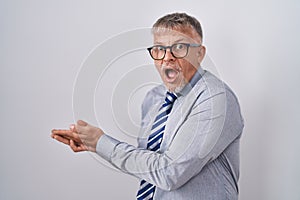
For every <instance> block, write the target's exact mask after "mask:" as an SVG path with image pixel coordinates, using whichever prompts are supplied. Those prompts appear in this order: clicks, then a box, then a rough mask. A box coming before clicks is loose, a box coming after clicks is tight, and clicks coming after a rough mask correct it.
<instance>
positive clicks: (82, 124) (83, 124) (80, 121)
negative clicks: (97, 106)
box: [77, 120, 88, 126]
mask: <svg viewBox="0 0 300 200" xmlns="http://www.w3.org/2000/svg"><path fill="white" fill-rule="evenodd" d="M77 124H78V125H79V126H87V125H88V123H87V122H85V121H83V120H78V121H77Z"/></svg>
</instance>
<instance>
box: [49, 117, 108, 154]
mask: <svg viewBox="0 0 300 200" xmlns="http://www.w3.org/2000/svg"><path fill="white" fill-rule="evenodd" d="M103 134H104V133H103V131H102V130H101V129H100V128H97V127H94V126H91V125H89V124H88V123H86V122H84V121H82V120H79V121H77V124H76V125H71V126H70V130H55V129H54V130H52V135H51V136H52V138H54V139H56V140H57V141H59V142H62V143H64V144H67V145H69V146H70V147H71V149H72V150H73V151H74V152H80V151H92V152H96V145H97V142H98V140H99V138H100V137H101V136H102V135H103Z"/></svg>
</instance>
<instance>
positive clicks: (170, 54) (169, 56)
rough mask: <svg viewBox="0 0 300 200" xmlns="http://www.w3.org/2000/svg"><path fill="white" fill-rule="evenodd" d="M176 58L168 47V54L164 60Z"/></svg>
mask: <svg viewBox="0 0 300 200" xmlns="http://www.w3.org/2000/svg"><path fill="white" fill-rule="evenodd" d="M174 60H175V58H174V56H173V55H172V53H171V51H170V49H166V54H165V57H164V61H174Z"/></svg>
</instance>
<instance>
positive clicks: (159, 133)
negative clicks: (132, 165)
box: [137, 92, 177, 200]
mask: <svg viewBox="0 0 300 200" xmlns="http://www.w3.org/2000/svg"><path fill="white" fill-rule="evenodd" d="M176 99H177V96H176V95H175V94H174V93H170V92H167V95H166V98H165V101H164V103H163V105H162V106H161V107H160V109H159V111H158V114H157V116H156V118H155V120H154V123H153V125H152V128H151V134H150V135H149V137H148V143H147V149H149V150H150V151H155V152H158V151H159V150H160V145H161V141H162V139H163V135H164V130H165V126H166V122H167V119H168V116H169V114H170V112H171V110H172V107H173V103H174V101H175V100H176ZM154 192H155V186H154V185H152V184H151V183H148V182H146V181H145V180H142V181H141V184H140V189H139V191H138V193H137V199H138V200H145V199H147V200H148V199H149V200H152V199H153V195H154Z"/></svg>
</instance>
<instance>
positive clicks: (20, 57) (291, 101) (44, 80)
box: [0, 0, 300, 200]
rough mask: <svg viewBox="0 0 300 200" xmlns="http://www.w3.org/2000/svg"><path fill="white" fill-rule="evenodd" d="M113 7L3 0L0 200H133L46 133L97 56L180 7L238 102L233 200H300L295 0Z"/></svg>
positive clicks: (95, 164)
mask: <svg viewBox="0 0 300 200" xmlns="http://www.w3.org/2000/svg"><path fill="white" fill-rule="evenodd" d="M120 2H121V3H120ZM120 2H118V1H114V0H111V1H105V3H104V1H96V0H94V1H90V0H87V1H80V0H72V1H71V0H69V1H57V0H53V1H38V0H36V1H34V0H27V1H17V0H1V1H0V84H1V85H0V86H1V87H0V92H1V98H0V123H1V140H0V161H1V165H0V199H1V200H2V199H3V200H6V199H8V200H14V199H26V200H27V199H28V200H35V199H36V200H39V199H45V200H48V199H49V200H50V199H72V200H79V199H120V198H122V199H134V196H135V193H136V190H137V187H138V181H137V180H136V179H135V178H133V177H130V176H129V175H124V174H122V173H119V172H117V171H115V170H112V169H111V168H109V167H106V166H105V165H103V164H101V163H103V162H102V161H100V163H99V160H98V159H94V157H93V156H92V155H91V154H89V153H79V154H75V153H73V152H72V151H71V150H70V149H68V148H67V147H66V146H63V145H61V144H59V143H57V142H56V141H54V140H52V139H51V138H50V131H51V129H53V128H67V127H68V125H69V124H70V123H73V122H74V118H73V110H72V91H73V85H74V82H75V79H76V75H77V73H78V71H79V70H80V66H81V63H82V62H83V60H84V59H85V58H86V57H87V56H88V54H89V52H90V51H91V50H92V49H93V48H95V47H96V46H97V45H98V44H99V43H101V42H103V41H105V40H107V39H108V38H110V37H112V36H113V35H116V34H119V33H121V32H124V31H128V30H132V29H135V28H140V27H150V26H151V25H152V24H153V23H154V22H155V20H156V19H157V18H159V17H161V16H162V15H164V14H166V13H169V12H173V11H184V12H187V13H189V14H191V15H193V16H195V17H196V18H198V19H199V20H200V21H201V23H202V26H203V29H204V45H205V46H206V47H207V52H208V55H209V56H210V58H211V59H212V60H213V61H214V63H215V65H216V67H217V70H218V73H219V76H221V77H222V79H223V80H224V81H225V82H226V83H228V84H229V85H230V86H231V88H232V89H233V90H234V91H235V93H236V94H237V96H238V98H239V100H240V104H241V107H242V112H243V116H244V118H245V129H244V133H243V137H242V142H241V177H240V181H239V185H240V199H241V200H252V199H264V200H275V199H278V200H279V199H280V200H281V199H289V200H296V199H297V200H299V199H300V192H299V185H300V172H299V169H300V161H299V159H300V157H299V152H300V151H299V150H300V136H299V130H298V127H299V122H300V121H299V119H300V117H299V106H298V102H300V90H299V84H300V77H299V75H300V70H299V64H300V59H299V52H300V48H299V45H300V42H299V35H300V21H299V18H300V14H299V13H300V12H299V11H300V9H299V8H300V3H299V1H297V0H285V1H283V0H281V1H279V0H273V1H260V0H251V1H238V0H227V1H225V0H224V1H177V0H176V1H175V0H173V1H138V0H134V1H120ZM133 59H134V58H133ZM132 62H134V60H133V61H132ZM98 95H99V94H98ZM98 99H99V98H97V101H99V102H100V103H99V104H101V99H99V100H98ZM103 99H105V95H104V94H103ZM130 109H132V108H130ZM137 110H138V109H137ZM106 115H107V116H109V117H111V113H105V116H106ZM100 123H103V124H105V126H106V130H109V129H110V128H109V123H108V121H107V122H100ZM107 123H108V124H107ZM111 129H114V128H111ZM114 135H118V134H117V133H115V132H114ZM123 137H124V135H122V134H120V137H118V138H119V139H122V138H123ZM129 140H130V139H129Z"/></svg>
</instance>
